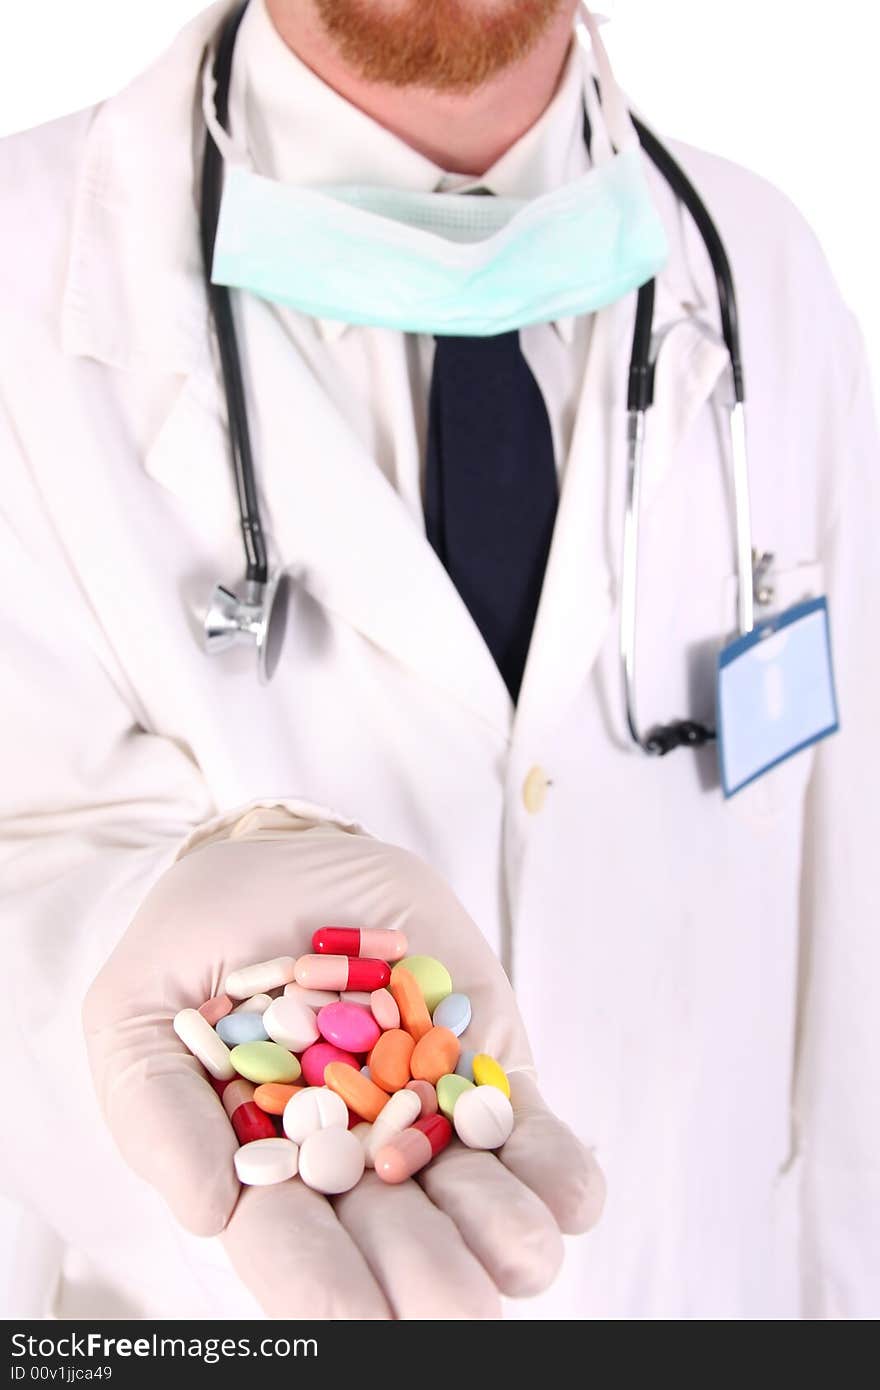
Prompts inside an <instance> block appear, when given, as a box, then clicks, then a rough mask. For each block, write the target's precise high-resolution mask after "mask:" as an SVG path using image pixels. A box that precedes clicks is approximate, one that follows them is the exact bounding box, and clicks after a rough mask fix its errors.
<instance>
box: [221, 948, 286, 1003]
mask: <svg viewBox="0 0 880 1390" xmlns="http://www.w3.org/2000/svg"><path fill="white" fill-rule="evenodd" d="M295 967H296V961H295V960H294V958H293V956H275V957H274V958H273V959H272V960H260V961H257V963H256V965H245V966H243V967H242V969H241V970H233V971H232V974H231V975H227V976H226V981H225V983H224V985H223V991H224V993H225V994H229V995H231V996H232V998H233V999H250V997H251V995H254V994H265V993H266V991H267V990H270V989H280V988H281V986H282V985H286V984H287V983H288V981H290V980H292V979H293V972H294V968H295Z"/></svg>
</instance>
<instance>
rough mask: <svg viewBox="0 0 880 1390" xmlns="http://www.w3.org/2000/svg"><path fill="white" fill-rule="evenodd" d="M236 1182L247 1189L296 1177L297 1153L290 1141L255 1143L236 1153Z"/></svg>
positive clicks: (259, 1140)
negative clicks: (242, 1184) (244, 1184)
mask: <svg viewBox="0 0 880 1390" xmlns="http://www.w3.org/2000/svg"><path fill="white" fill-rule="evenodd" d="M233 1161H234V1163H235V1171H236V1173H237V1174H238V1181H239V1182H243V1183H246V1184H247V1186H248V1187H271V1186H272V1185H273V1183H276V1182H286V1181H287V1179H288V1178H295V1177H296V1170H297V1166H298V1162H299V1150H298V1149H297V1147H296V1144H292V1143H291V1142H290V1140H289V1139H254V1140H252V1142H251V1143H250V1144H242V1146H241V1148H240V1149H236V1151H235V1157H234V1160H233Z"/></svg>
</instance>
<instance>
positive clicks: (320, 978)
mask: <svg viewBox="0 0 880 1390" xmlns="http://www.w3.org/2000/svg"><path fill="white" fill-rule="evenodd" d="M295 977H296V983H297V984H298V985H302V987H303V989H337V990H344V989H356V990H366V991H369V992H370V993H372V991H373V990H374V989H383V988H384V987H385V985H387V984H388V982H389V980H390V979H391V971H390V970H389V968H388V966H387V965H386V964H385V961H384V960H372V959H363V960H359V959H356V958H353V957H350V956H300V958H299V960H298V961H297V963H296V972H295Z"/></svg>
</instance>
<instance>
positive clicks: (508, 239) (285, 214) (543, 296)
mask: <svg viewBox="0 0 880 1390" xmlns="http://www.w3.org/2000/svg"><path fill="white" fill-rule="evenodd" d="M585 19H586V22H587V24H588V27H589V28H590V29H591V39H592V48H593V51H594V53H595V54H596V58H597V64H598V67H599V73H600V79H601V90H602V94H603V100H602V105H601V107H600V105H599V101H598V98H597V96H596V92H595V88H594V85H593V82H592V80H591V79H588V80H587V81H586V83H585V90H584V101H585V106H586V109H587V115H588V118H589V121H590V129H591V135H592V140H591V154H592V160H593V167H592V168H591V169H590V170H589V171H588V172H587V173H585V174H583V175H581V176H580V177H579V178H577V179H574V180H572V181H571V182H570V183H567V184H563V185H562V186H561V187H559V188H556V189H554V190H553V191H552V192H550V193H546V194H544V195H542V196H541V197H538V198H532V199H519V198H488V197H484V198H479V197H465V196H462V195H460V194H454V193H452V194H450V193H413V192H407V191H401V190H395V189H389V188H379V187H351V186H344V187H343V186H326V187H321V188H312V187H303V186H299V185H292V184H284V183H279V182H276V181H275V180H272V179H268V178H264V177H263V176H261V175H259V174H256V173H254V172H253V171H252V170H251V169H250V168H249V167H247V162H246V160H244V159H243V158H242V156H241V155H240V153H238V152H237V150H236V147H235V146H234V145H233V144H232V142H231V140H230V139H229V137H228V136H227V135H226V134H225V132H224V131H222V129H220V128H219V126H218V123H217V121H216V116H215V115H214V112H213V109H212V106H213V103H212V100H211V96H212V94H211V91H210V85H209V84H206V93H205V95H206V101H205V115H206V119H207V120H208V123H209V127H210V129H211V132H212V134H213V135H214V138H215V140H216V141H217V143H218V145H219V146H220V149H221V151H222V153H223V155H224V159H225V162H226V171H225V179H224V188H223V197H222V203H221V208H220V219H219V225H218V229H217V238H216V243H215V249H214V260H213V267H212V280H213V281H214V283H216V284H222V285H227V286H230V287H233V288H236V289H241V290H247V291H249V292H250V293H252V294H255V295H258V296H259V297H261V298H263V299H267V300H271V301H273V302H276V303H279V304H284V305H287V306H288V307H289V308H292V309H296V310H298V311H299V312H301V313H304V314H309V315H313V316H314V317H316V318H324V319H335V320H339V321H341V322H343V323H351V324H365V325H371V326H376V327H383V328H392V329H400V330H402V331H403V332H407V333H430V334H455V335H460V336H465V337H468V336H470V337H478V336H484V335H489V334H495V333H504V332H507V331H509V330H511V329H517V328H522V327H524V326H525V325H527V324H532V323H545V322H549V321H554V320H557V319H562V318H568V317H571V316H574V315H578V314H587V313H592V312H594V311H595V310H597V309H601V308H602V307H603V306H604V305H606V304H609V303H611V302H612V301H614V300H616V299H619V298H621V297H622V296H623V295H625V294H627V293H629V292H630V291H631V290H634V289H636V288H638V286H640V285H642V284H644V283H645V282H646V281H647V280H649V279H651V277H652V276H654V275H655V274H656V273H657V271H658V270H659V269H660V268H661V267H662V266H663V265H664V264H665V261H666V258H667V254H668V248H667V242H666V236H665V233H664V229H663V225H662V223H661V221H660V218H659V215H658V214H657V211H656V209H655V208H654V205H653V202H652V200H651V197H650V194H649V190H648V187H647V183H646V179H645V174H644V168H643V163H642V155H641V151H640V149H639V145H638V138H637V136H636V134H635V131H634V129H633V126H632V122H631V121H630V118H629V115H628V113H627V111H626V108H625V106H624V103H623V101H622V99H621V96H620V92H619V90H618V89H617V86H616V83H615V82H614V78H613V76H612V75H611V71H610V67H609V65H608V62H607V58H606V56H605V53H604V48H603V46H602V43H601V39H599V36H598V33H597V32H596V30H595V25H594V23H593V21H592V18H591V17H589V16H585ZM612 141H613V146H612Z"/></svg>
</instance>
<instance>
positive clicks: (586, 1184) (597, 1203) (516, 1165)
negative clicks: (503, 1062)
mask: <svg viewBox="0 0 880 1390" xmlns="http://www.w3.org/2000/svg"><path fill="white" fill-rule="evenodd" d="M510 1092H511V1097H510V1098H511V1101H512V1102H513V1109H514V1113H515V1115H516V1124H515V1125H514V1127H513V1133H512V1134H511V1136H510V1138H509V1139H508V1141H507V1143H506V1144H505V1145H504V1147H503V1148H502V1149H499V1151H498V1157H499V1158H500V1159H501V1162H502V1163H503V1164H504V1166H505V1167H506V1168H509V1169H510V1171H511V1172H512V1173H514V1174H515V1175H516V1176H517V1177H518V1178H519V1179H520V1181H521V1182H524V1183H525V1184H526V1186H527V1187H530V1188H531V1189H532V1191H533V1192H535V1193H537V1195H538V1196H539V1197H540V1198H541V1201H542V1202H544V1203H546V1205H547V1206H548V1207H549V1208H550V1210H551V1212H552V1213H553V1215H554V1217H555V1218H556V1221H557V1222H558V1224H559V1229H560V1230H561V1231H564V1232H565V1233H566V1234H567V1235H580V1233H581V1232H582V1231H588V1230H589V1229H590V1228H591V1227H592V1226H595V1224H596V1222H597V1221H598V1220H599V1217H600V1216H601V1215H602V1208H603V1206H604V1204H605V1177H604V1175H603V1173H602V1170H601V1168H600V1167H599V1165H598V1163H597V1162H596V1160H595V1159H594V1157H593V1155H592V1154H591V1153H590V1151H589V1149H587V1148H586V1147H585V1146H584V1145H583V1144H582V1143H581V1142H580V1140H579V1139H578V1138H577V1137H576V1136H575V1135H574V1134H572V1132H571V1130H570V1129H569V1128H568V1126H567V1125H564V1124H563V1123H562V1121H561V1120H558V1119H557V1118H556V1116H555V1115H554V1114H553V1113H552V1112H551V1111H550V1110H548V1109H547V1107H546V1105H545V1104H544V1102H543V1100H542V1099H541V1096H540V1094H539V1092H538V1088H537V1086H536V1085H535V1083H534V1081H532V1079H531V1077H529V1076H526V1075H525V1074H524V1073H522V1072H513V1073H512V1074H511V1076H510Z"/></svg>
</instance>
